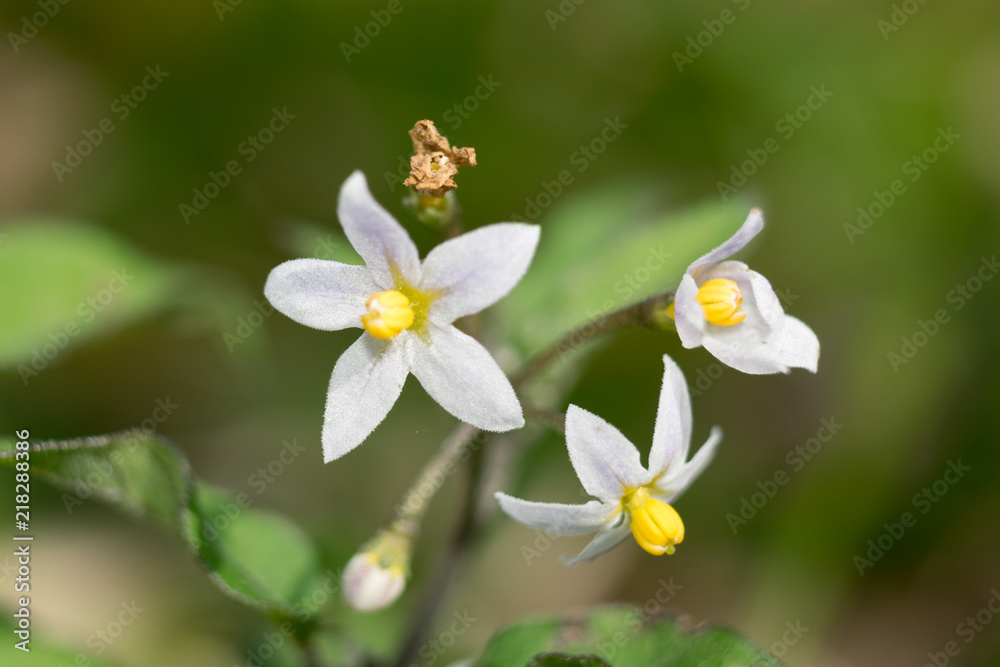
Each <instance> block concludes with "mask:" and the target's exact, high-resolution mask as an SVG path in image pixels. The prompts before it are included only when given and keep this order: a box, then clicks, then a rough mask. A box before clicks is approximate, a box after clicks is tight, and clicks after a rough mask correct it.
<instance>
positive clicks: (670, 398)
mask: <svg viewBox="0 0 1000 667" xmlns="http://www.w3.org/2000/svg"><path fill="white" fill-rule="evenodd" d="M663 367H664V370H663V384H662V385H661V387H660V405H659V407H658V408H657V410H656V426H655V427H654V429H653V446H652V447H651V448H650V450H649V471H650V473H652V474H653V475H658V474H660V473H661V472H663V471H664V470H666V469H668V468H671V467H673V466H675V465H679V464H682V463H684V460H685V459H686V458H687V455H688V448H689V447H690V446H691V395H690V394H689V393H688V386H687V382H686V381H685V380H684V373H682V372H681V369H680V367H679V366H678V365H677V364H676V363H675V362H674V360H673V359H671V358H670V357H668V356H667V355H663Z"/></svg>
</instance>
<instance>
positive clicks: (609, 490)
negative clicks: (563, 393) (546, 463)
mask: <svg viewBox="0 0 1000 667" xmlns="http://www.w3.org/2000/svg"><path fill="white" fill-rule="evenodd" d="M566 448H567V449H568V450H569V460H570V462H572V464H573V470H575V471H576V476H577V477H579V478H580V483H581V484H583V488H584V489H586V490H587V493H589V494H590V495H592V496H595V497H597V498H600V499H601V500H604V501H608V502H612V503H616V502H618V501H619V500H621V497H622V495H623V491H624V489H626V488H629V487H637V486H642V485H643V484H645V483H647V482H648V481H649V479H650V475H649V473H648V472H646V469H645V468H643V467H642V462H641V461H640V460H639V450H638V449H636V447H635V445H633V444H632V443H631V442H629V441H628V439H627V438H626V437H625V436H624V435H622V433H621V431H619V430H618V429H617V428H615V427H614V426H612V425H611V424H609V423H608V422H606V421H604V420H603V419H601V418H600V417H598V416H597V415H595V414H593V413H590V412H587V411H586V410H584V409H583V408H580V407H577V406H575V405H570V406H569V409H568V410H567V411H566Z"/></svg>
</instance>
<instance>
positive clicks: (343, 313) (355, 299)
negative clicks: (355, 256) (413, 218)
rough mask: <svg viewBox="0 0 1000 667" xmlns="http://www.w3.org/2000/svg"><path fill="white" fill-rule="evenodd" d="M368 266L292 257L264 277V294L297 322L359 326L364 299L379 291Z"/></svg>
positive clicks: (329, 328)
mask: <svg viewBox="0 0 1000 667" xmlns="http://www.w3.org/2000/svg"><path fill="white" fill-rule="evenodd" d="M378 289H379V288H378V286H377V285H376V284H375V282H374V281H373V280H372V279H371V274H370V273H369V272H368V269H367V268H365V267H363V266H351V265H349V264H341V263H340V262H330V261H327V260H322V259H293V260H291V261H288V262H285V263H283V264H279V265H278V266H276V267H275V268H274V269H273V270H272V271H271V274H270V275H269V276H268V277H267V282H266V283H265V284H264V296H266V297H267V300H268V301H270V302H271V305H272V306H274V307H275V308H277V309H278V311H279V312H281V313H283V314H284V315H287V316H288V317H289V318H291V319H293V320H295V321H296V322H298V323H299V324H304V325H306V326H307V327H312V328H313V329H322V330H324V331H338V330H340V329H346V328H347V327H360V326H361V316H362V315H364V314H365V313H366V312H367V310H368V309H367V308H365V301H366V300H367V299H368V297H369V296H371V295H372V294H374V293H375V292H377V291H378Z"/></svg>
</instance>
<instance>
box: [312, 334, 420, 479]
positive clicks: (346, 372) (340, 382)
mask: <svg viewBox="0 0 1000 667" xmlns="http://www.w3.org/2000/svg"><path fill="white" fill-rule="evenodd" d="M406 334H407V332H403V333H402V334H400V336H397V337H396V338H394V339H392V340H376V339H375V338H372V337H371V336H369V335H368V334H367V333H364V334H361V338H359V339H358V340H357V341H356V342H355V343H354V344H353V345H351V346H350V347H349V348H347V350H345V351H344V353H343V354H342V355H340V359H338V360H337V365H336V366H334V368H333V375H332V376H331V377H330V389H329V392H328V393H327V396H326V413H325V414H324V416H323V460H324V461H325V462H327V463H329V462H330V461H333V460H334V459H339V458H340V457H341V456H343V455H344V454H346V453H347V452H349V451H351V450H352V449H354V448H355V447H357V446H358V445H360V444H361V443H362V442H363V441H364V439H365V438H367V437H368V435H369V434H370V433H371V432H372V431H374V430H375V427H376V426H378V425H379V424H380V423H382V420H383V419H385V416H386V415H387V414H389V410H390V409H391V408H392V406H393V404H394V403H395V402H396V399H397V398H399V394H400V392H401V391H402V390H403V383H404V382H406V376H407V374H408V372H409V370H408V368H407V365H406V358H405V339H404V340H400V337H402V336H405V335H406Z"/></svg>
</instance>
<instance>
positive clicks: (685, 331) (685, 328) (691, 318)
mask: <svg viewBox="0 0 1000 667" xmlns="http://www.w3.org/2000/svg"><path fill="white" fill-rule="evenodd" d="M697 296H698V285H697V284H696V283H695V281H694V278H692V277H691V276H690V275H688V274H686V273H685V274H684V276H682V277H681V282H680V284H679V285H678V286H677V291H676V292H675V293H674V324H676V325H677V335H678V336H680V339H681V345H683V346H684V347H686V348H687V349H689V350H690V349H691V348H695V347H698V346H699V345H701V336H702V334H703V333H704V331H705V327H706V326H708V322H706V321H705V311H704V310H702V307H701V304H700V303H698V301H697V299H696V297H697Z"/></svg>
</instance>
